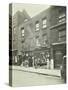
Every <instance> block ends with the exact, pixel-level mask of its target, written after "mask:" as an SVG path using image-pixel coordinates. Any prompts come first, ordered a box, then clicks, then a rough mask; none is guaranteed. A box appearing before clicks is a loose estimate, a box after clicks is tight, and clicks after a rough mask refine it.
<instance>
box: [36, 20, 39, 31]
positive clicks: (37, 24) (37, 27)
mask: <svg viewBox="0 0 68 90" xmlns="http://www.w3.org/2000/svg"><path fill="white" fill-rule="evenodd" d="M35 27H36V31H38V30H39V21H37V22H36V24H35Z"/></svg>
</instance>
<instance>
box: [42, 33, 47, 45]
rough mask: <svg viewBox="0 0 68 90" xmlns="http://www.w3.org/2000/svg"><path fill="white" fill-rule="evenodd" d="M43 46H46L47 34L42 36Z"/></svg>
mask: <svg viewBox="0 0 68 90" xmlns="http://www.w3.org/2000/svg"><path fill="white" fill-rule="evenodd" d="M43 44H44V45H46V44H47V34H44V35H43Z"/></svg>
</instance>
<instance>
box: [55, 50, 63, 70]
mask: <svg viewBox="0 0 68 90" xmlns="http://www.w3.org/2000/svg"><path fill="white" fill-rule="evenodd" d="M54 54H55V55H54V63H55V68H57V69H59V68H60V66H61V64H62V60H63V55H62V52H61V51H55V53H54Z"/></svg>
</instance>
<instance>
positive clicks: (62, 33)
mask: <svg viewBox="0 0 68 90" xmlns="http://www.w3.org/2000/svg"><path fill="white" fill-rule="evenodd" d="M64 40H66V31H65V30H62V31H59V41H64Z"/></svg>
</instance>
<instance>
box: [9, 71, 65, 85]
mask: <svg viewBox="0 0 68 90" xmlns="http://www.w3.org/2000/svg"><path fill="white" fill-rule="evenodd" d="M10 71H11V70H10ZM12 75H13V78H12V83H13V84H12V85H13V86H39V85H55V84H63V83H64V82H63V81H62V80H61V78H60V77H54V76H47V75H42V74H37V73H30V72H25V71H19V70H13V72H12Z"/></svg>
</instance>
